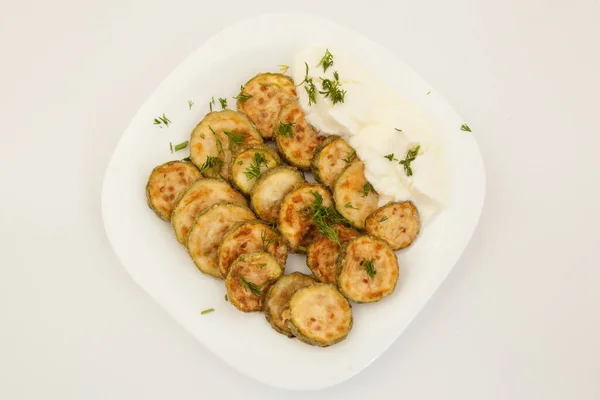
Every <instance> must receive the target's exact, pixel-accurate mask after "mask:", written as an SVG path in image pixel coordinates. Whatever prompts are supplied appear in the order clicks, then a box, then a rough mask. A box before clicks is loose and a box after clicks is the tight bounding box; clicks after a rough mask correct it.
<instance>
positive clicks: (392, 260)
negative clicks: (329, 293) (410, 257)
mask: <svg viewBox="0 0 600 400" xmlns="http://www.w3.org/2000/svg"><path fill="white" fill-rule="evenodd" d="M399 272H400V267H399V266H398V259H397V258H396V253H394V252H393V251H392V249H391V248H390V246H388V244H387V243H386V242H384V241H383V240H380V239H376V238H373V237H370V236H360V237H358V238H356V239H354V240H353V241H351V242H350V243H348V244H347V245H346V246H345V247H344V248H343V249H342V253H341V254H340V256H339V257H338V261H337V274H338V277H337V284H338V287H339V289H340V292H342V293H343V294H344V296H346V297H347V298H348V299H350V300H352V301H354V302H356V303H371V302H374V301H379V300H381V299H382V298H383V297H385V296H388V295H390V294H392V292H393V291H394V289H395V288H396V283H397V282H398V275H399Z"/></svg>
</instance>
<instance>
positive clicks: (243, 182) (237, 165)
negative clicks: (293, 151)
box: [229, 145, 281, 195]
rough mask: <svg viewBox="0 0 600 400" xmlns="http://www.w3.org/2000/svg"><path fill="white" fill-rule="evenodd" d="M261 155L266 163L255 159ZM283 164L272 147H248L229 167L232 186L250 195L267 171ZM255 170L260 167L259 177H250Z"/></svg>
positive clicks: (238, 154) (242, 150)
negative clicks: (257, 154)
mask: <svg viewBox="0 0 600 400" xmlns="http://www.w3.org/2000/svg"><path fill="white" fill-rule="evenodd" d="M256 153H259V154H260V155H262V157H263V158H264V160H266V164H265V163H260V162H259V163H258V164H260V165H257V160H255V159H254V155H255V154H256ZM280 164H281V158H280V157H279V154H278V153H277V151H276V150H275V149H274V148H272V147H271V146H262V145H256V146H248V147H245V148H243V149H241V150H240V151H239V152H238V153H237V154H236V155H235V156H234V157H233V158H232V159H231V163H230V165H229V171H230V173H229V181H230V182H231V184H232V185H233V186H234V187H235V188H236V189H238V190H239V191H240V192H242V193H244V194H246V195H248V194H250V191H251V190H252V188H253V187H254V185H255V184H256V182H257V181H258V178H260V175H262V174H263V173H264V172H265V171H267V170H269V169H271V168H275V167H276V166H278V165H280ZM251 167H252V168H253V169H256V168H257V167H258V171H260V175H259V176H253V175H249V173H250V172H253V171H252V169H251Z"/></svg>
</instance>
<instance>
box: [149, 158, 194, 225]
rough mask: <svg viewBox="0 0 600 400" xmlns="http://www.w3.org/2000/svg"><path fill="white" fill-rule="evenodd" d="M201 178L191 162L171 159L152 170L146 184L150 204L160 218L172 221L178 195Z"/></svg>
mask: <svg viewBox="0 0 600 400" xmlns="http://www.w3.org/2000/svg"><path fill="white" fill-rule="evenodd" d="M200 178H202V174H200V171H198V168H196V166H195V165H194V164H192V163H190V162H185V161H169V162H166V163H164V164H161V165H159V166H158V167H156V168H154V169H153V170H152V173H151V174H150V177H149V178H148V184H147V185H146V199H147V201H148V206H149V207H150V208H151V209H152V211H154V212H155V213H156V215H157V216H158V217H159V218H161V219H164V220H165V221H170V220H171V214H172V213H173V208H174V207H175V202H176V201H177V199H178V197H179V196H180V195H181V193H182V192H184V191H186V190H187V188H188V187H189V186H190V185H191V184H192V183H194V182H195V181H197V180H198V179H200Z"/></svg>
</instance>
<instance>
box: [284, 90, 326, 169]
mask: <svg viewBox="0 0 600 400" xmlns="http://www.w3.org/2000/svg"><path fill="white" fill-rule="evenodd" d="M273 135H274V136H275V144H276V145H277V149H279V152H280V153H281V155H282V156H283V158H284V159H285V160H286V161H287V162H288V164H290V165H293V166H295V167H298V168H300V169H302V170H306V171H308V170H309V169H310V161H311V160H312V158H313V154H314V152H315V149H316V148H317V146H318V145H319V143H320V142H321V140H322V136H320V135H319V133H318V132H317V131H316V130H315V129H314V128H313V127H312V126H310V124H309V123H308V122H306V119H305V118H304V112H303V111H302V108H301V107H300V104H299V103H298V101H292V102H290V103H288V104H287V105H286V106H283V108H282V109H281V112H280V113H279V117H278V119H277V122H276V124H275V127H274V132H273Z"/></svg>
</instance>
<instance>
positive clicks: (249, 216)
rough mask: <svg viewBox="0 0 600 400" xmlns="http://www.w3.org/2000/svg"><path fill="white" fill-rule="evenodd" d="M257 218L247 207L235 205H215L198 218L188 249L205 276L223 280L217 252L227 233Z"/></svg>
mask: <svg viewBox="0 0 600 400" xmlns="http://www.w3.org/2000/svg"><path fill="white" fill-rule="evenodd" d="M254 218H256V217H255V216H254V213H252V211H250V209H248V208H247V207H245V206H243V205H239V204H233V203H221V204H215V205H214V206H212V207H211V208H209V209H208V210H206V211H204V212H203V213H202V214H200V215H199V216H198V218H196V222H195V223H194V225H193V226H192V229H191V230H190V234H189V236H188V242H187V248H188V252H189V253H190V256H191V257H192V260H193V261H194V264H196V266H197V267H198V269H199V270H200V271H202V272H204V273H205V274H208V275H212V276H214V277H216V278H222V276H221V273H220V272H219V265H218V262H217V250H218V249H219V244H220V243H221V241H222V240H223V236H224V235H225V232H227V231H228V230H229V229H231V227H232V226H234V225H235V224H236V223H238V222H241V221H250V220H253V219H254Z"/></svg>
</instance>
